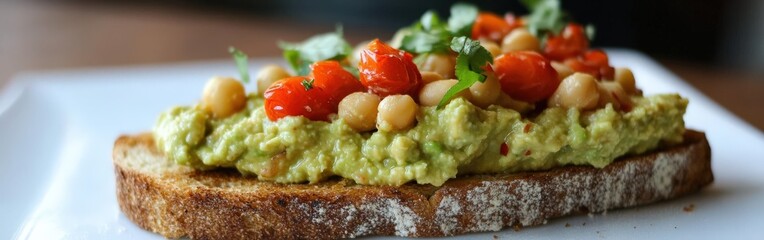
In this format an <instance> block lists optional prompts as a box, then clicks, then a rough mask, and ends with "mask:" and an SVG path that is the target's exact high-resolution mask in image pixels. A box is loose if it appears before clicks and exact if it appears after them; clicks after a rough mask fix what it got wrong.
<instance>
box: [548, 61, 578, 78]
mask: <svg viewBox="0 0 764 240" xmlns="http://www.w3.org/2000/svg"><path fill="white" fill-rule="evenodd" d="M552 68H554V70H555V71H557V78H559V79H560V81H562V80H563V79H565V78H566V77H568V76H570V75H573V73H574V71H573V69H570V67H568V65H565V64H564V63H561V62H558V61H552Z"/></svg>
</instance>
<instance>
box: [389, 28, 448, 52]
mask: <svg viewBox="0 0 764 240" xmlns="http://www.w3.org/2000/svg"><path fill="white" fill-rule="evenodd" d="M450 38H451V36H450V35H449V34H448V32H445V31H437V30H436V31H431V32H423V31H415V32H412V33H410V34H408V35H406V36H405V37H403V41H401V47H400V49H402V50H404V51H407V52H413V53H419V54H421V53H433V52H438V53H442V52H446V51H448V40H449V39H450Z"/></svg>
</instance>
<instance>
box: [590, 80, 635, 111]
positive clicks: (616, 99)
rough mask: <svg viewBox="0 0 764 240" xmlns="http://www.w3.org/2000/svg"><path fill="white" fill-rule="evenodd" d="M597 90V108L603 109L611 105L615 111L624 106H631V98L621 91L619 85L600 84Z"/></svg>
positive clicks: (613, 83)
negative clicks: (598, 94)
mask: <svg viewBox="0 0 764 240" xmlns="http://www.w3.org/2000/svg"><path fill="white" fill-rule="evenodd" d="M598 88H599V92H600V101H599V107H604V106H605V105H607V104H608V103H612V104H613V108H615V109H621V108H622V107H624V105H631V98H630V97H629V95H628V94H626V91H624V90H623V87H621V84H620V83H618V82H600V83H599V86H598Z"/></svg>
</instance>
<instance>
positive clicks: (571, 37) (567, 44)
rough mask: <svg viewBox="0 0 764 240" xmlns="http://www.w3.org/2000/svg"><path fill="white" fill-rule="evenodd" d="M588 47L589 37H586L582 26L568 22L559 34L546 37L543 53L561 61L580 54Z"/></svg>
mask: <svg viewBox="0 0 764 240" xmlns="http://www.w3.org/2000/svg"><path fill="white" fill-rule="evenodd" d="M588 48H589V39H587V37H586V32H585V31H584V27H583V26H581V25H578V24H575V23H568V25H567V26H565V29H563V30H562V34H561V35H558V36H549V38H547V40H546V46H545V47H544V55H545V56H546V57H547V58H549V59H551V60H554V61H562V60H565V59H567V58H571V57H575V56H578V55H581V54H582V53H584V51H586V49H588Z"/></svg>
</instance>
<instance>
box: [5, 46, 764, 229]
mask: <svg viewBox="0 0 764 240" xmlns="http://www.w3.org/2000/svg"><path fill="white" fill-rule="evenodd" d="M608 52H609V53H610V56H611V61H612V63H613V65H614V66H628V67H630V68H631V69H632V70H633V71H634V73H635V75H636V77H637V84H638V86H639V87H641V88H643V89H644V91H645V93H646V94H652V93H660V92H679V93H681V94H682V95H683V96H685V97H687V98H689V99H690V105H689V108H688V110H687V115H686V117H685V119H686V121H687V126H688V127H689V128H693V129H699V130H702V131H705V132H706V133H707V135H708V138H709V141H710V142H711V146H712V149H713V160H712V161H713V170H714V173H715V176H716V180H715V182H714V183H713V185H711V186H710V187H708V188H706V189H704V190H703V191H701V192H700V193H698V194H694V195H692V196H688V197H684V198H681V199H677V200H673V201H667V202H662V203H658V204H653V205H649V206H644V207H639V208H632V209H625V210H617V211H610V212H608V213H606V214H593V215H590V216H575V217H567V218H562V219H556V220H552V221H549V223H548V224H546V225H543V226H539V227H530V228H524V229H522V230H520V231H519V232H516V231H513V230H504V231H501V232H495V233H494V232H491V233H482V234H470V235H467V236H468V237H472V238H477V239H490V238H492V237H493V236H494V235H495V236H498V237H499V238H525V239H536V238H581V239H592V238H610V239H621V238H635V239H643V238H648V239H653V238H681V239H684V238H690V237H691V236H692V238H693V239H699V238H702V239H720V238H724V239H726V238H729V237H733V236H734V237H737V238H746V239H764V230H762V226H764V174H762V173H764V161H763V160H764V135H762V133H761V132H759V131H758V130H756V129H755V128H753V127H751V126H750V125H748V124H747V123H744V122H743V121H741V120H740V119H738V118H737V117H735V116H733V115H732V114H730V113H729V112H728V111H726V110H724V109H722V108H721V107H719V106H718V105H717V104H715V103H714V102H712V101H711V100H709V99H708V98H707V97H705V96H703V95H702V94H700V93H699V92H698V91H697V90H695V89H693V88H692V87H690V86H689V85H688V84H686V83H684V82H682V81H681V80H680V79H678V78H677V77H676V76H675V75H673V74H671V73H670V72H668V71H667V70H666V69H664V68H663V67H661V66H660V65H658V64H657V63H656V62H655V61H653V60H651V59H649V58H648V57H646V56H645V55H642V54H640V53H637V52H633V51H628V50H610V51H608ZM274 61H278V62H281V61H280V60H277V59H256V60H254V61H252V64H251V69H253V70H256V69H258V68H259V66H262V64H264V63H267V62H274ZM213 75H230V76H236V75H237V72H236V69H235V66H234V64H233V62H232V61H216V62H199V63H183V64H175V65H160V66H137V67H119V68H100V69H89V70H70V71H50V72H38V73H28V74H22V75H19V76H17V77H16V78H15V79H13V81H12V82H11V83H10V84H9V85H8V86H7V87H6V88H5V89H3V90H2V91H1V92H0V193H1V194H2V197H0V238H2V239H8V238H17V239H59V238H66V239H72V238H76V239H162V237H161V236H159V235H156V234H153V233H150V232H147V231H144V230H142V229H140V228H138V227H137V226H136V225H134V224H133V223H132V222H130V221H129V220H128V219H127V218H125V216H124V215H123V214H121V212H120V210H119V208H118V206H117V201H116V197H115V189H114V172H113V168H112V163H111V150H112V144H113V142H114V140H115V139H116V138H117V136H119V135H120V134H125V133H138V132H142V131H148V130H150V129H151V127H152V126H153V124H154V120H155V118H156V117H157V115H158V114H159V113H160V112H161V111H163V110H165V109H167V108H168V107H170V106H172V105H178V104H192V103H194V102H195V101H197V99H198V98H199V97H200V95H201V90H202V86H203V85H204V83H205V81H206V80H207V78H208V77H210V76H213ZM723 80H724V79H720V81H723ZM248 87H249V88H252V87H253V85H252V84H250V86H248ZM752 110H755V109H752ZM759 110H761V108H759ZM690 205H694V206H695V208H694V210H693V211H689V212H688V211H684V210H683V208H684V207H686V206H690ZM566 225H568V226H567V227H566ZM462 237H465V236H462Z"/></svg>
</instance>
